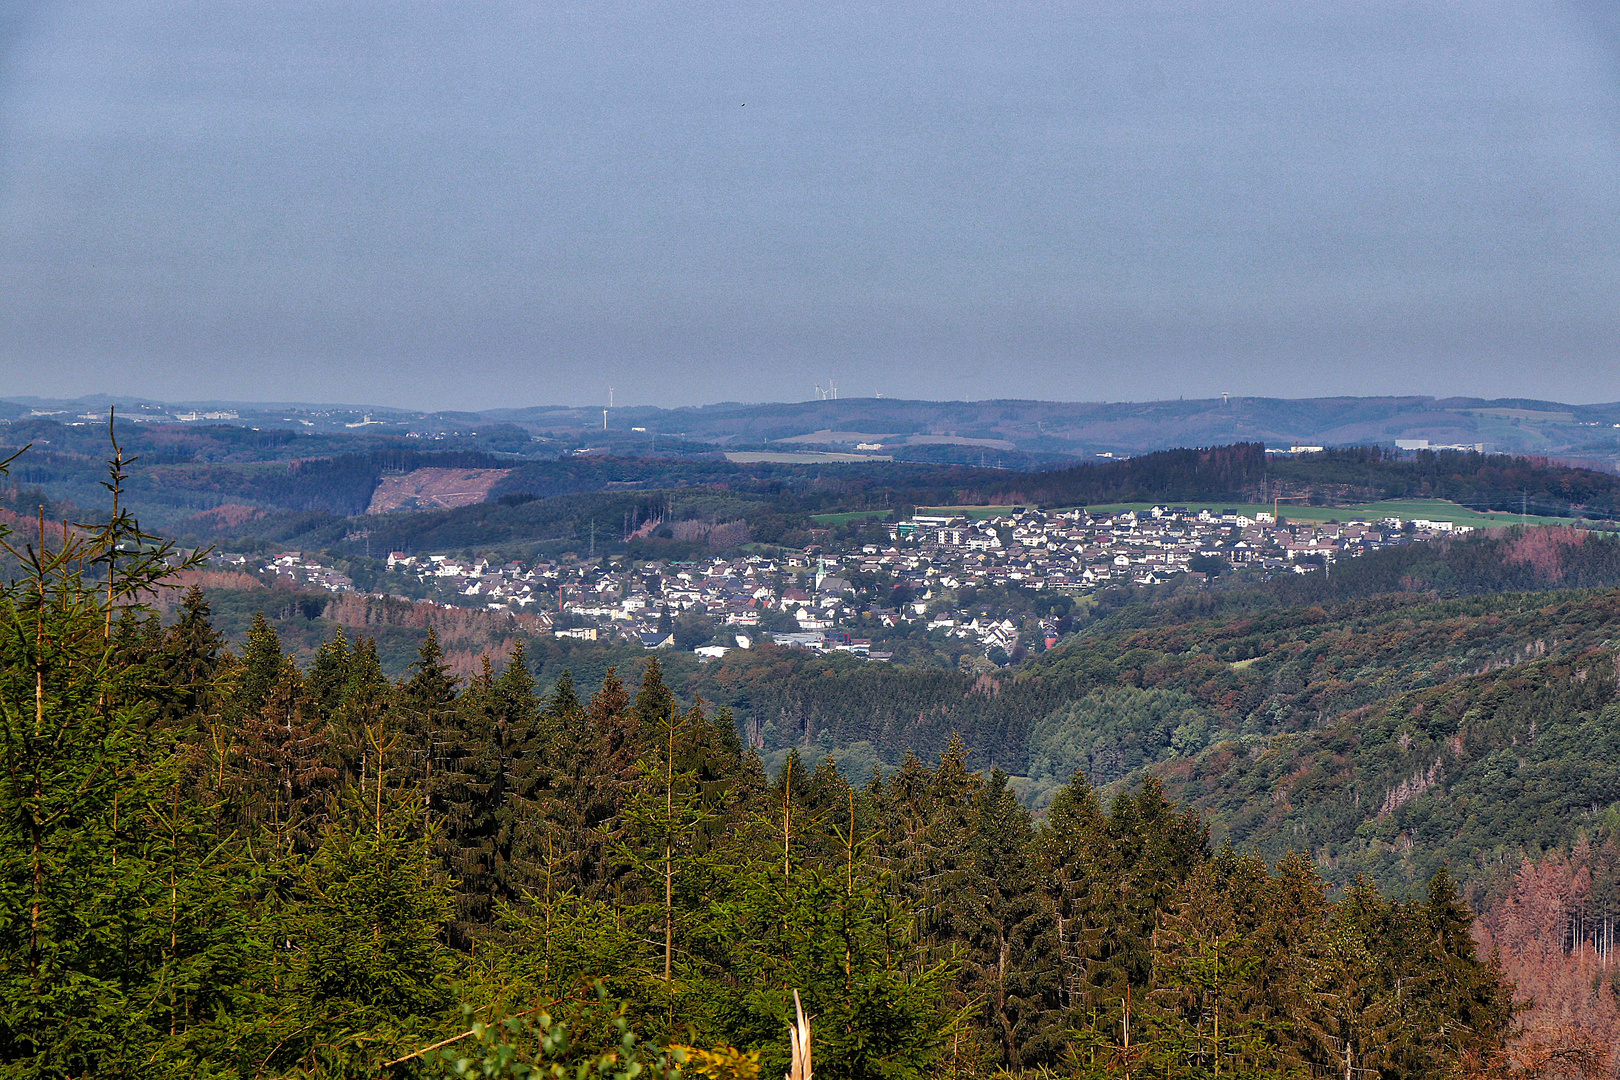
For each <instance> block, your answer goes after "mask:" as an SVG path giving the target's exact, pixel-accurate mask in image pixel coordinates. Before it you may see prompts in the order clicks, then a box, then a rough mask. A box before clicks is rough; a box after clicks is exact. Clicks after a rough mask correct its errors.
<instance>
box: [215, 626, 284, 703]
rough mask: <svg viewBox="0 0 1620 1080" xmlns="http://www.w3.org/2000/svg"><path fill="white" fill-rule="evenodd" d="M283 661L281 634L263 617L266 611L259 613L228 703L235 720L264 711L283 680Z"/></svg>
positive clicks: (250, 629)
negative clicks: (274, 689) (266, 703)
mask: <svg viewBox="0 0 1620 1080" xmlns="http://www.w3.org/2000/svg"><path fill="white" fill-rule="evenodd" d="M283 659H284V658H283V656H282V652H281V635H279V634H277V633H276V628H275V627H273V626H271V625H270V623H269V620H267V619H266V618H265V617H264V612H262V611H261V612H258V613H257V614H255V615H254V616H253V625H252V626H250V627H249V628H248V636H247V644H246V645H245V646H244V647H243V649H242V658H241V660H240V661H239V663H238V673H237V678H236V683H235V685H234V686H233V687H232V689H231V696H230V700H229V702H228V706H229V710H230V715H231V718H232V720H233V721H235V722H236V723H241V722H242V720H243V719H244V718H246V717H249V716H255V715H257V714H258V712H259V710H260V709H263V708H264V703H265V702H266V701H267V700H269V697H270V691H271V689H272V688H274V686H275V685H276V682H277V681H278V680H280V678H281V665H282V660H283Z"/></svg>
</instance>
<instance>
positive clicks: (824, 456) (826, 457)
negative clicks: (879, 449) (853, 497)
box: [726, 450, 894, 465]
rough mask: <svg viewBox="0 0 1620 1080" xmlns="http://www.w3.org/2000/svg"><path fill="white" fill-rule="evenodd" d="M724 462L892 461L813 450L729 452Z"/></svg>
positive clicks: (889, 456) (885, 456)
mask: <svg viewBox="0 0 1620 1080" xmlns="http://www.w3.org/2000/svg"><path fill="white" fill-rule="evenodd" d="M726 460H727V461H733V462H736V463H738V464H740V465H758V464H766V465H857V464H861V463H863V462H870V461H893V460H894V455H893V454H833V453H820V452H818V451H814V450H729V451H727V452H726Z"/></svg>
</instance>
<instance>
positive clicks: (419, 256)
mask: <svg viewBox="0 0 1620 1080" xmlns="http://www.w3.org/2000/svg"><path fill="white" fill-rule="evenodd" d="M1610 7H1611V5H1609V4H1605V3H1602V2H1598V0H1591V2H1587V3H1562V2H1558V0H1546V2H1542V3H1489V2H1477V3H1457V2H1456V0H1444V2H1437V3H1422V2H1407V3H1378V2H1367V0H1356V2H1353V3H1346V2H1344V0H1333V2H1321V3H1316V2H1300V0H1288V2H1278V3H1265V2H1256V0H1229V2H1224V3H1214V2H1211V3H1192V2H1183V3H1166V4H1155V3H1151V2H1145V0H1126V2H1120V3H1084V2H1075V3H1063V4H1059V3H1020V2H1017V0H996V2H994V3H985V4H973V3H968V2H964V0H949V2H935V0H905V2H904V3H883V4H877V3H872V4H861V5H854V4H839V3H834V2H829V0H813V2H797V0H784V2H773V3H760V4H751V5H727V4H722V3H716V2H713V0H709V2H705V3H702V4H695V3H685V4H682V3H674V4H672V3H668V2H663V3H654V2H648V3H628V2H565V0H524V2H515V0H514V2H505V0H468V2H461V3H447V2H439V0H408V2H390V0H369V2H356V0H315V2H304V0H196V2H179V0H167V2H165V0H63V2H37V3H27V2H25V0H12V2H11V3H9V4H6V3H0V395H4V394H20V393H35V394H61V395H67V394H80V393H88V392H97V391H106V392H115V393H131V394H146V395H152V396H155V397H166V398H171V399H174V398H193V399H195V398H199V397H210V398H245V399H255V398H257V399H279V400H286V399H289V398H291V399H302V400H348V401H369V402H375V403H380V404H396V405H406V406H419V407H457V408H471V407H483V406H497V405H520V404H534V403H552V402H572V403H589V402H595V401H598V400H601V399H603V398H605V396H606V393H607V387H608V386H609V385H612V386H615V387H617V388H618V389H617V395H616V396H617V400H618V401H619V402H620V403H634V404H695V403H702V402H708V401H716V400H749V401H760V400H798V399H803V398H806V397H814V396H815V390H814V384H815V383H817V382H824V381H825V380H826V379H828V378H833V379H836V380H837V382H838V384H839V387H840V391H841V393H842V394H843V396H856V395H860V396H866V395H871V394H883V395H884V396H895V397H900V396H905V397H930V398H945V397H950V398H964V397H965V398H985V397H1007V396H1018V397H1043V398H1060V399H1078V400H1097V399H1108V400H1119V399H1127V398H1129V399H1146V398H1159V397H1176V396H1179V395H1187V396H1195V395H1197V396H1208V395H1212V394H1217V393H1219V392H1221V391H1223V390H1227V391H1231V392H1233V393H1238V394H1270V395H1277V396H1288V397H1299V396H1309V395H1318V394H1329V393H1350V394H1382V393H1394V392H1402V393H1408V392H1417V393H1433V394H1453V393H1458V394H1474V395H1482V396H1491V397H1495V396H1509V395H1514V396H1535V397H1544V398H1552V399H1561V400H1568V401H1599V400H1614V399H1620V363H1617V359H1620V289H1617V286H1620V185H1617V183H1616V179H1617V175H1620V34H1617V26H1620V23H1617V21H1616V17H1615V16H1614V15H1613V14H1612V13H1611V11H1610Z"/></svg>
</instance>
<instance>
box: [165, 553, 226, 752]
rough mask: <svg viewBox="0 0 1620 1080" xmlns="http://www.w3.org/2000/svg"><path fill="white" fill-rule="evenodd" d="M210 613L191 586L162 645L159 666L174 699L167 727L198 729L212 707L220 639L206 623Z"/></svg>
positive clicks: (169, 709)
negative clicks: (161, 662) (194, 727)
mask: <svg viewBox="0 0 1620 1080" xmlns="http://www.w3.org/2000/svg"><path fill="white" fill-rule="evenodd" d="M211 615H212V611H211V609H210V606H209V604H208V598H207V597H206V596H204V595H203V591H202V589H200V588H198V587H197V586H195V585H193V586H191V588H189V589H187V590H186V593H185V596H184V597H183V598H182V599H181V601H180V609H179V617H178V618H177V619H176V620H175V622H174V625H173V626H171V627H170V628H169V632H168V635H167V637H166V639H165V641H164V648H163V665H164V676H165V679H166V682H167V683H168V685H169V686H170V687H171V689H172V691H173V693H174V699H173V702H172V704H171V705H170V707H169V708H168V709H167V710H166V715H165V716H164V718H163V719H164V722H165V723H167V724H171V725H174V724H182V723H184V724H187V725H189V726H196V725H199V724H200V723H201V722H202V721H201V718H202V716H203V714H205V713H207V712H209V711H210V710H211V709H213V708H214V707H215V692H214V679H215V676H216V675H217V674H218V673H219V668H220V663H221V660H222V655H221V654H222V651H223V648H224V643H225V638H224V635H222V634H221V633H219V631H217V630H215V629H214V627H213V623H212V622H211V621H210V619H211Z"/></svg>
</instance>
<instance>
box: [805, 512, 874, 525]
mask: <svg viewBox="0 0 1620 1080" xmlns="http://www.w3.org/2000/svg"><path fill="white" fill-rule="evenodd" d="M888 516H889V511H887V510H840V511H839V512H838V513H836V514H811V515H810V520H811V521H813V522H815V523H816V524H817V525H847V524H849V523H850V522H851V521H865V520H866V519H867V518H885V517H888Z"/></svg>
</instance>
